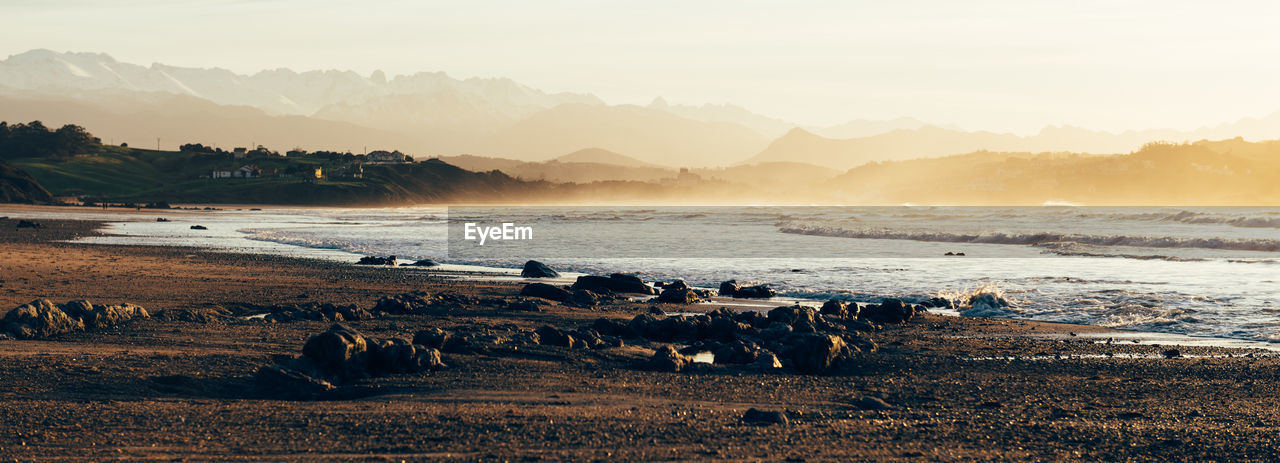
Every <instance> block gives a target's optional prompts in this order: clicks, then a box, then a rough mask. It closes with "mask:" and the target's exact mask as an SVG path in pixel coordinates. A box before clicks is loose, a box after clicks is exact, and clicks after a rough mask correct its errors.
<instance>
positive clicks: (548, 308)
mask: <svg viewBox="0 0 1280 463" xmlns="http://www.w3.org/2000/svg"><path fill="white" fill-rule="evenodd" d="M42 222H43V223H42V224H43V227H42V228H38V229H18V228H15V225H16V221H14V220H12V219H7V220H0V260H2V262H0V309H2V310H4V311H8V310H9V309H11V308H13V307H15V306H18V305H20V304H24V303H27V302H30V301H32V300H34V299H39V298H47V299H50V300H52V301H53V302H55V303H59V304H60V303H64V302H67V301H70V300H75V299H87V300H90V301H92V302H93V303H110V304H116V303H126V302H127V303H132V304H136V305H139V306H142V307H144V308H146V309H147V310H148V311H149V312H150V313H151V315H152V316H151V318H149V319H141V320H134V321H130V322H128V323H124V324H121V325H118V326H116V327H113V328H109V329H104V330H97V331H81V332H74V333H68V334H63V335H59V336H54V337H50V338H48V339H24V340H18V339H6V340H0V358H3V361H2V362H0V416H4V417H5V418H4V419H3V420H0V427H2V428H0V459H3V460H15V461H31V460H88V461H101V460H110V459H127V460H142V459H161V460H173V459H177V460H237V459H266V460H285V461H315V460H346V461H349V460H360V461H363V460H372V461H401V460H405V461H416V460H436V459H458V460H503V461H510V460H542V459H550V460H610V461H612V460H704V459H730V460H793V461H808V460H813V461H823V460H851V459H876V460H909V459H910V460H915V459H920V458H924V459H930V460H957V459H960V460H965V459H975V460H1066V459H1082V460H1095V461H1096V460H1162V461H1169V460H1177V461H1204V460H1232V461H1246V460H1275V459H1276V458H1280V451H1278V450H1277V440H1276V435H1275V433H1274V429H1275V427H1276V426H1278V425H1280V411H1277V410H1276V409H1275V407H1273V406H1271V405H1270V403H1269V402H1267V401H1266V399H1267V398H1268V397H1271V396H1272V395H1274V394H1275V393H1276V386H1275V382H1274V377H1275V372H1276V370H1277V367H1280V361H1277V359H1276V358H1275V357H1274V354H1273V353H1271V352H1269V351H1263V350H1250V349H1228V348H1221V347H1207V346H1177V347H1176V349H1177V350H1178V356H1177V357H1175V358H1166V352H1167V351H1168V350H1169V349H1171V348H1175V347H1173V346H1167V345H1158V344H1153V343H1152V342H1149V341H1147V342H1136V343H1135V342H1131V341H1129V340H1127V339H1126V337H1125V336H1126V333H1123V332H1113V331H1109V330H1106V329H1103V328H1098V327H1090V326H1080V325H1064V324H1051V323H1036V322H1026V321H1013V320H1004V319H986V318H965V317H955V316H943V315H937V314H921V315H918V316H916V317H913V318H912V319H911V320H910V321H908V322H907V323H904V324H885V325H884V326H883V328H882V329H879V330H876V331H873V332H870V333H867V334H866V337H868V338H870V339H871V340H872V341H874V345H875V348H874V349H862V350H861V351H860V352H856V353H853V354H852V355H850V357H849V358H847V359H846V360H844V361H843V362H841V363H840V364H839V366H838V367H837V368H834V369H832V370H830V371H826V372H823V373H821V374H803V373H800V372H798V371H796V370H795V369H792V368H778V369H769V370H760V369H753V368H747V367H744V366H739V365H713V364H702V363H695V364H693V365H691V366H689V367H687V368H685V369H684V370H683V371H679V372H665V371H653V369H652V368H651V367H650V363H649V362H650V358H651V357H652V356H653V352H654V349H656V348H659V347H661V346H663V345H665V344H664V343H660V342H655V341H651V340H647V339H644V338H634V337H628V338H625V339H624V340H623V346H621V347H600V348H592V349H571V348H566V347H557V346H553V345H532V346H530V345H518V346H516V345H512V346H510V347H504V348H494V349H487V350H484V351H478V352H474V353H450V352H445V353H444V354H443V356H442V360H443V362H444V363H445V364H446V365H447V368H444V369H441V370H438V371H430V372H425V373H410V374H395V375H386V376H380V377H373V378H364V379H359V380H354V381H350V382H348V383H345V384H343V385H342V391H343V392H342V394H341V395H333V396H327V397H325V398H324V400H282V399H278V398H270V397H265V396H263V394H261V393H260V391H258V390H257V389H256V388H255V383H254V375H255V373H256V372H257V371H258V370H259V369H261V368H262V367H264V366H268V365H271V364H273V363H276V362H278V361H279V359H281V358H283V357H285V356H296V355H299V354H300V353H301V351H302V348H303V345H304V343H306V341H307V340H308V338H310V337H312V336H314V335H316V334H318V333H321V332H323V331H325V330H326V329H327V328H329V326H330V325H332V324H333V322H332V321H323V320H296V321H279V322H274V323H271V322H265V321H260V320H246V319H243V318H242V317H240V316H238V315H239V314H244V313H248V312H252V311H253V310H255V309H259V310H260V309H261V308H263V307H270V306H277V305H288V304H303V303H308V302H316V303H333V304H337V305H344V304H354V305H357V306H359V307H360V308H364V309H372V308H373V307H374V305H375V304H376V303H377V301H378V300H379V299H380V298H382V297H384V296H390V295H395V294H400V293H405V292H410V291H425V292H426V293H427V294H431V295H440V294H448V295H451V296H449V297H450V298H452V299H450V300H454V301H455V302H451V303H438V304H435V305H432V306H430V307H428V308H427V309H425V310H423V311H422V312H420V313H415V314H407V315H383V316H378V317H374V318H371V319H363V320H348V321H346V322H344V323H345V324H346V325H347V326H349V327H350V328H352V329H354V330H358V331H359V332H360V333H362V334H363V335H365V336H371V337H377V338H392V337H399V338H405V339H412V338H413V337H414V333H415V332H417V331H420V330H423V329H427V328H439V329H442V330H445V331H449V332H453V333H463V332H466V333H516V334H518V333H524V332H531V331H533V330H535V329H538V328H539V327H542V326H546V325H550V326H555V327H559V328H561V329H565V330H569V329H575V328H579V327H585V326H591V325H592V323H593V322H594V321H595V320H597V319H600V318H606V319H612V320H617V321H620V322H624V323H625V322H626V321H628V320H631V319H632V318H634V317H636V316H637V315H641V314H646V313H649V312H650V311H651V310H652V307H653V306H658V307H659V308H661V309H662V310H664V311H665V312H667V313H676V312H682V313H685V312H709V311H711V310H714V309H717V308H718V307H719V305H716V304H695V305H682V304H654V303H649V302H607V303H603V304H601V305H599V306H596V307H589V308H581V307H571V306H569V305H566V304H558V303H546V304H541V305H540V307H541V309H542V310H541V311H538V312H531V311H516V310H510V308H509V305H507V304H508V303H509V302H512V301H518V300H519V298H518V297H517V296H516V295H517V293H518V292H519V291H520V289H521V287H522V286H523V284H520V283H494V282H483V281H473V280H465V281H463V280H456V279H451V278H447V277H445V276H441V275H436V274H433V273H432V272H430V271H399V270H391V269H386V268H377V267H357V266H353V265H345V264H339V263H332V262H324V261H317V260H306V259H293V258H282V257H269V256H259V255H244V254H230V253H223V252H212V251H208V250H201V249H192V248H167V247H147V246H110V245H89V244H80V243H68V242H65V241H66V240H68V239H71V238H73V237H76V236H85V235H88V234H92V233H95V231H94V230H95V229H96V228H97V227H98V226H99V224H97V223H93V222H83V221H48V220H46V221H42ZM1109 338H1110V340H1108V339H1109ZM752 408H754V409H758V410H763V411H777V412H780V414H781V416H782V417H785V420H782V421H785V423H768V422H765V423H761V422H744V414H746V413H747V411H748V410H749V409H752Z"/></svg>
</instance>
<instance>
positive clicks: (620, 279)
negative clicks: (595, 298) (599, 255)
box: [572, 273, 658, 295]
mask: <svg viewBox="0 0 1280 463" xmlns="http://www.w3.org/2000/svg"><path fill="white" fill-rule="evenodd" d="M572 289H582V290H587V291H591V292H595V293H602V294H603V293H608V292H618V293H638V294H648V295H656V294H658V290H657V289H654V288H653V287H652V286H649V284H648V283H645V282H644V280H641V279H640V277H637V276H635V275H627V274H622V273H614V274H612V275H609V276H607V277H603V276H598V275H583V276H580V277H578V280H577V281H575V282H574V283H573V287H572Z"/></svg>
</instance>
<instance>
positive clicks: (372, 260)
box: [356, 256, 396, 267]
mask: <svg viewBox="0 0 1280 463" xmlns="http://www.w3.org/2000/svg"><path fill="white" fill-rule="evenodd" d="M356 265H390V266H392V267H394V266H395V265H396V256H387V257H377V256H365V257H361V258H360V261H358V262H356Z"/></svg>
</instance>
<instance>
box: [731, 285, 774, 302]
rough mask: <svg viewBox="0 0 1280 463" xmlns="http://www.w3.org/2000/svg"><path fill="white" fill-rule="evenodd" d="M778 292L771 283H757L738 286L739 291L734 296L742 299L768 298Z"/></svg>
mask: <svg viewBox="0 0 1280 463" xmlns="http://www.w3.org/2000/svg"><path fill="white" fill-rule="evenodd" d="M777 294H778V293H777V292H776V291H774V290H773V288H770V287H769V285H755V286H745V287H742V288H738V292H737V293H735V294H734V295H733V297H736V298H740V299H768V298H771V297H773V296H775V295H777Z"/></svg>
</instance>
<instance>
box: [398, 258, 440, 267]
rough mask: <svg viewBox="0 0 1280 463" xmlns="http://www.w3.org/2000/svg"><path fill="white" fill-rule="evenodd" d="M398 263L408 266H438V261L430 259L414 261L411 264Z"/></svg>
mask: <svg viewBox="0 0 1280 463" xmlns="http://www.w3.org/2000/svg"><path fill="white" fill-rule="evenodd" d="M400 265H408V266H410V267H439V266H440V263H439V262H436V261H434V260H431V259H422V260H419V261H415V262H414V263H412V264H400Z"/></svg>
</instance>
